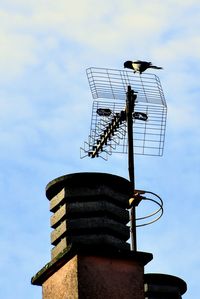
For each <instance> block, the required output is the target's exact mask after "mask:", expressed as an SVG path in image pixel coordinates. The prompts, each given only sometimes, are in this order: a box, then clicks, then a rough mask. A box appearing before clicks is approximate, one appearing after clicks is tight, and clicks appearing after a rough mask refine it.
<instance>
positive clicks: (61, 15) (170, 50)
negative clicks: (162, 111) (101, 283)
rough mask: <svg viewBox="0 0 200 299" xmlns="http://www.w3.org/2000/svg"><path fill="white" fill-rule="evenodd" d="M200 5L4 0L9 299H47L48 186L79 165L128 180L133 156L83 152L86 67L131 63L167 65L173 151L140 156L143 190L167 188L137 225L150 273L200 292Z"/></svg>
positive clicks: (4, 262)
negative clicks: (154, 212) (156, 215)
mask: <svg viewBox="0 0 200 299" xmlns="http://www.w3.org/2000/svg"><path fill="white" fill-rule="evenodd" d="M199 28H200V5H199V1H195V0H194V1H192V0H182V1H180V0H176V1H172V0H166V1H164V2H161V1H158V0H157V1H156V0H152V1H144V0H141V1H136V0H125V1H118V0H115V1H114V0H112V1H110V0H106V1H105V0H102V1H96V0H84V1H81V0H74V1H68V0H67V1H66V0H58V1H53V0H46V1H45V0H34V1H33V0H29V1H28V2H27V1H24V0H6V1H4V0H2V1H1V3H0V44H1V46H0V107H1V109H0V148H1V151H0V163H1V170H0V196H1V217H0V229H1V241H0V251H1V252H0V272H1V279H0V297H1V298H4V299H11V298H20V299H25V298H30V299H39V298H41V297H42V293H41V288H40V287H36V286H32V285H31V284H30V279H31V277H32V276H33V275H34V274H35V273H36V272H37V271H38V270H39V269H41V268H42V267H43V266H44V265H45V264H46V263H47V262H48V261H49V260H50V250H51V246H50V231H51V230H50V224H49V219H50V212H49V205H48V200H47V199H46V197H45V191H44V190H45V186H46V184H47V183H48V182H49V181H51V180H52V179H54V178H56V177H58V176H61V175H64V174H69V173H74V172H80V171H99V172H108V173H113V174H117V175H120V176H123V177H126V178H127V177H128V173H127V157H126V156H125V155H124V156H123V155H122V156H120V155H114V154H113V155H112V156H111V158H110V159H109V160H108V161H107V162H104V161H103V160H102V159H100V160H99V159H91V160H90V159H83V160H80V154H79V148H80V146H82V144H83V142H84V140H86V139H87V136H88V133H89V127H90V117H91V109H92V97H91V94H90V90H89V86H88V82H87V78H86V74H85V69H86V68H88V67H91V66H96V67H106V68H116V69H122V68H123V62H124V61H125V60H129V59H130V60H136V59H143V60H147V61H152V62H153V63H154V64H156V65H159V66H163V68H164V70H162V71H154V73H155V72H156V74H157V75H158V76H159V78H160V80H161V83H162V86H163V90H164V93H165V97H166V101H167V104H168V119H167V133H166V142H165V150H164V156H163V157H161V158H160V157H153V158H151V157H145V156H137V157H136V158H135V160H136V165H135V166H136V187H137V188H138V189H144V190H150V191H153V192H155V193H158V194H159V195H160V196H161V197H162V199H163V201H164V208H165V212H164V216H163V217H162V219H161V220H160V221H159V222H157V223H155V224H153V225H151V226H148V227H145V228H141V229H139V230H138V249H139V250H141V251H147V252H152V253H153V254H154V260H153V261H152V262H151V263H150V264H149V265H148V266H147V268H146V272H160V273H167V274H172V275H177V276H179V277H181V278H183V279H184V280H185V281H186V282H187V284H188V291H187V293H186V294H185V295H184V297H183V298H185V299H197V298H198V293H199V292H198V289H199V276H200V270H199V268H200V267H199V266H200V258H199V249H200V240H199V237H198V236H199V225H198V223H199V213H200V203H199V198H198V197H199V181H200V139H199V128H200V120H199V109H200V104H199V103H200V102H199V98H200V88H199V71H200V37H199Z"/></svg>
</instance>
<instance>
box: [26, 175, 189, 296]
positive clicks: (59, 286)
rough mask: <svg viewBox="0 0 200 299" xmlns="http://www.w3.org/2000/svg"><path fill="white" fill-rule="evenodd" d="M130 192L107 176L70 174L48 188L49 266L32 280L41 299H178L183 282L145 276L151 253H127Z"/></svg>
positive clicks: (127, 184)
mask: <svg viewBox="0 0 200 299" xmlns="http://www.w3.org/2000/svg"><path fill="white" fill-rule="evenodd" d="M131 191H132V187H131V184H130V182H129V181H128V180H126V179H124V178H122V177H119V176H116V175H111V174H106V173H75V174H70V175H66V176H62V177H59V178H57V179H55V180H53V181H51V182H50V183H49V184H48V185H47V187H46V196H47V198H48V200H49V203H50V211H51V213H52V216H51V227H52V233H51V244H52V246H53V247H52V250H51V261H50V262H49V263H47V264H46V265H45V266H44V267H43V268H42V269H41V270H40V271H39V272H38V273H37V274H36V275H35V276H34V277H33V278H32V280H31V282H32V284H34V285H39V286H42V296H43V297H42V298H43V299H94V298H95V299H110V298H114V299H122V298H123V299H146V298H148V299H154V298H155V299H159V298H160V299H165V298H172V299H181V298H182V297H181V295H182V294H184V293H185V291H186V284H185V282H184V281H183V280H181V279H179V278H177V277H174V276H169V275H164V274H144V266H145V265H146V264H147V263H148V262H150V261H151V260H152V258H153V256H152V254H151V253H146V252H138V251H131V250H130V244H129V243H128V239H129V227H128V226H127V224H128V222H129V212H128V210H127V208H128V207H129V199H130V197H131V196H132V195H131ZM170 292H171V293H170ZM170 295H173V296H170Z"/></svg>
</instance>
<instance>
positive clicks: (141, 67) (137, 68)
mask: <svg viewBox="0 0 200 299" xmlns="http://www.w3.org/2000/svg"><path fill="white" fill-rule="evenodd" d="M124 68H128V69H132V70H133V71H134V73H136V72H138V73H140V74H142V73H143V72H144V71H146V69H148V68H152V69H158V70H160V69H162V67H160V66H155V65H152V63H151V62H147V61H142V60H136V61H130V60H128V61H126V62H124Z"/></svg>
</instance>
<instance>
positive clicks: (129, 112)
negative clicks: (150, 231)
mask: <svg viewBox="0 0 200 299" xmlns="http://www.w3.org/2000/svg"><path fill="white" fill-rule="evenodd" d="M136 98H137V96H136V95H135V94H134V91H133V90H132V89H131V86H128V90H127V93H126V121H127V132H128V171H129V178H130V182H131V183H132V186H133V196H134V191H135V175H134V148H133V112H134V106H135V100H136ZM130 223H131V225H130V230H131V250H134V251H136V250H137V243H136V213H135V207H134V205H133V206H132V208H131V211H130Z"/></svg>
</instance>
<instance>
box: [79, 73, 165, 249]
mask: <svg viewBox="0 0 200 299" xmlns="http://www.w3.org/2000/svg"><path fill="white" fill-rule="evenodd" d="M86 73H87V77H88V81H89V86H90V90H91V93H92V97H93V99H94V101H93V107H92V120H91V127H90V134H89V138H88V141H87V142H85V143H84V147H83V148H81V158H84V157H86V156H87V157H91V158H95V157H101V158H103V159H105V160H107V159H108V156H109V155H111V154H112V153H125V154H128V172H129V179H130V182H131V184H132V190H133V193H132V197H131V198H130V200H129V207H130V215H131V217H130V223H131V225H130V226H131V229H130V231H131V233H130V235H131V249H132V250H137V243H136V227H139V226H144V225H148V224H150V223H153V222H155V221H157V220H158V219H159V218H160V217H161V216H162V214H163V201H162V199H161V198H160V197H159V196H158V195H157V194H155V193H153V192H150V191H143V190H136V189H135V175H134V154H139V155H149V156H162V155H163V149H164V141H165V128H166V117H167V105H166V101H165V98H164V94H163V90H162V86H161V83H160V80H159V78H158V77H157V76H156V75H154V74H149V73H145V74H142V75H135V74H134V73H133V72H132V71H129V70H116V69H106V68H96V67H91V68H88V69H87V70H86ZM142 200H149V201H151V202H153V203H155V204H156V205H157V206H158V209H157V210H156V211H153V212H152V213H150V214H148V215H146V216H143V217H140V218H136V212H135V209H136V207H137V206H138V204H139V203H140V202H141V201H142ZM141 220H142V221H146V222H142V224H141V223H140V224H138V222H139V221H141ZM136 222H137V223H136Z"/></svg>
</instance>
